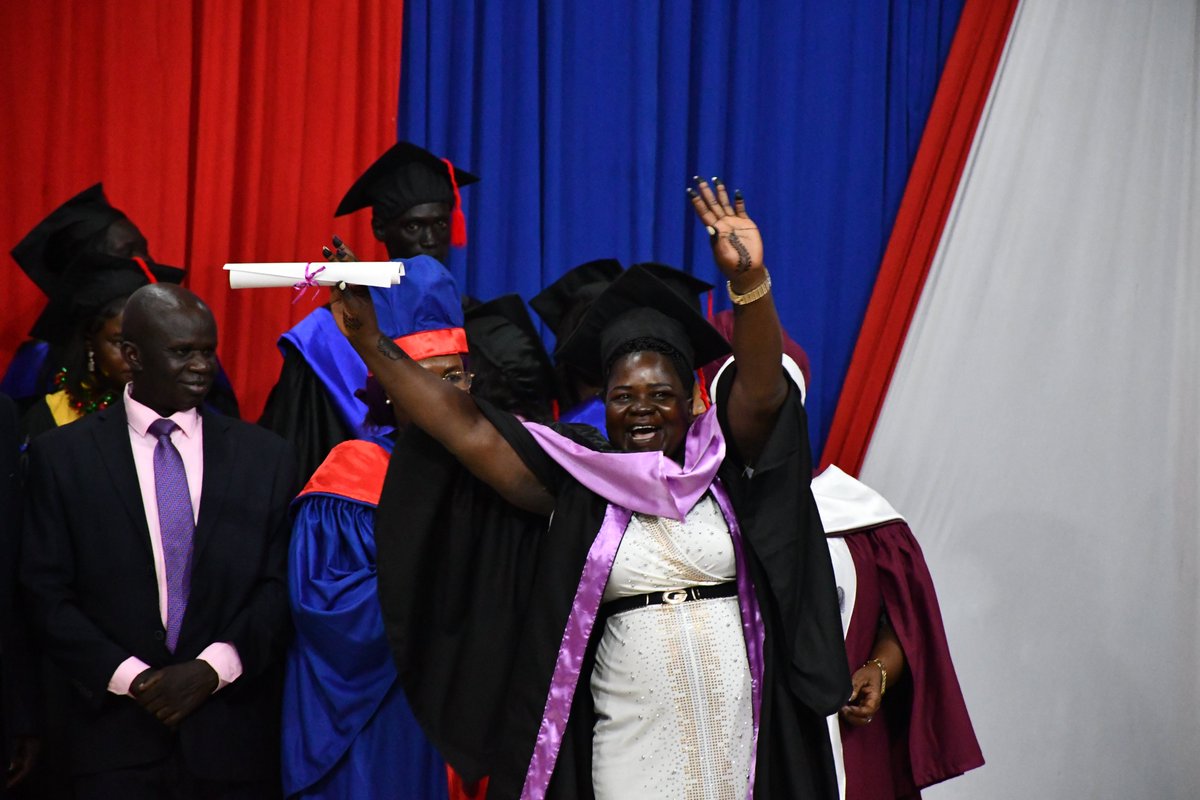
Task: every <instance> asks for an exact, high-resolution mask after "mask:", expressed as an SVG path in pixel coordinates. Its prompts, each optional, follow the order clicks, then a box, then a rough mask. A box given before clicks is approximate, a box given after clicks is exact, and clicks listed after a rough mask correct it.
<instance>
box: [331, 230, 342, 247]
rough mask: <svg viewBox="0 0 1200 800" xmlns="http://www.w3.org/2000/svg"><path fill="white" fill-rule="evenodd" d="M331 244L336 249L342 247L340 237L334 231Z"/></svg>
mask: <svg viewBox="0 0 1200 800" xmlns="http://www.w3.org/2000/svg"><path fill="white" fill-rule="evenodd" d="M333 246H334V247H336V248H337V249H338V250H341V249H342V237H340V236H338V235H337V234H336V233H335V234H334V235H333Z"/></svg>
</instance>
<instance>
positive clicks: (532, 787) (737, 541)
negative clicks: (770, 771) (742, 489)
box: [521, 408, 763, 800]
mask: <svg viewBox="0 0 1200 800" xmlns="http://www.w3.org/2000/svg"><path fill="white" fill-rule="evenodd" d="M525 428H526V429H527V430H528V431H529V432H530V434H532V435H533V438H534V439H536V440H537V442H538V444H539V445H540V446H541V448H542V449H543V450H544V451H545V452H546V454H547V455H548V456H550V457H551V458H552V459H554V461H556V462H557V463H558V464H559V465H560V466H561V467H563V469H565V470H566V471H567V472H568V473H569V474H570V475H571V476H572V477H574V478H575V479H576V480H577V481H579V482H580V483H581V484H582V485H583V486H584V487H585V488H587V489H589V490H591V491H592V492H595V493H596V494H598V495H600V496H601V497H603V498H604V499H605V500H607V501H608V510H607V511H606V512H605V514H604V520H603V522H602V523H601V525H600V530H599V531H598V532H597V534H596V538H595V539H594V540H593V542H592V546H591V548H590V549H589V550H588V554H587V559H586V560H585V561H584V565H583V573H582V575H580V578H579V586H578V588H577V589H576V590H575V599H574V601H573V603H572V605H571V613H570V615H569V616H568V617H567V625H566V629H565V630H564V631H563V637H562V641H561V643H560V644H559V649H558V658H557V660H556V662H555V665H554V674H553V676H552V678H551V680H550V690H549V693H548V694H547V695H546V706H545V709H544V710H543V712H542V724H541V727H540V728H539V729H538V735H537V741H536V743H535V744H534V749H533V756H532V757H531V758H530V759H529V768H528V770H527V771H526V773H525V785H524V788H522V790H521V798H522V800H542V798H544V797H545V796H546V789H547V787H548V786H549V785H550V776H551V775H552V774H553V773H554V763H555V761H556V760H557V759H558V752H559V749H560V748H561V746H562V739H563V733H564V731H565V730H566V727H567V718H568V716H569V715H570V711H571V701H572V699H573V698H574V696H575V689H576V686H577V685H578V683H579V677H580V673H581V672H582V670H583V657H584V652H585V651H586V649H587V644H588V640H589V639H590V638H591V635H592V630H593V628H594V627H595V624H596V615H597V613H598V612H599V609H600V601H601V598H602V597H603V595H604V587H605V586H606V585H607V584H608V577H609V574H610V573H611V572H612V565H613V560H614V559H615V558H616V556H617V548H619V547H620V545H621V539H622V538H623V537H624V535H625V529H626V527H627V526H628V525H629V520H630V518H631V517H632V516H633V514H634V512H637V513H639V514H649V515H653V516H659V517H669V518H671V519H676V520H681V521H682V520H683V519H684V517H685V516H686V515H687V512H688V511H690V510H691V508H692V506H694V505H695V504H696V502H697V501H699V500H700V498H701V497H703V496H704V495H705V494H706V493H707V492H709V491H711V492H712V494H713V497H714V498H715V499H716V501H717V505H718V506H719V507H720V509H721V514H722V515H723V516H724V517H725V522H726V524H727V525H728V526H729V534H730V537H731V538H732V539H733V548H734V557H735V561H736V565H737V587H738V606H739V608H740V609H741V616H742V636H743V638H744V639H745V641H746V658H747V662H748V664H749V667H750V681H751V702H752V708H753V720H754V746H755V747H757V745H758V726H759V712H760V709H761V707H762V678H763V623H762V614H761V613H760V610H759V607H758V598H757V597H756V596H755V594H754V586H753V584H752V583H751V581H750V574H749V571H748V570H747V569H746V555H745V545H744V542H743V538H742V533H741V529H740V528H739V527H738V523H737V518H736V517H735V516H734V514H733V506H732V505H731V504H730V501H729V495H728V494H727V493H726V492H725V489H724V487H722V486H721V483H720V482H719V481H718V480H717V470H718V469H719V468H720V466H721V462H722V461H723V460H724V458H725V438H724V435H723V433H722V431H721V426H720V424H719V422H718V421H717V415H716V410H715V408H710V409H709V410H708V411H707V412H705V413H704V414H703V415H702V416H700V417H698V418H697V419H696V421H695V422H693V423H692V427H691V428H690V429H689V430H688V434H687V439H686V441H685V443H684V460H683V465H682V466H680V465H679V464H677V463H676V462H674V461H672V460H671V459H669V458H667V457H666V456H665V455H663V454H662V453H659V452H654V453H602V452H597V451H595V450H590V449H588V448H587V447H584V446H583V445H580V444H576V443H575V442H573V441H571V440H569V439H567V438H565V437H563V436H561V435H559V434H557V433H555V432H553V431H552V430H550V429H549V428H547V427H545V426H542V425H538V424H535V423H525ZM751 764H752V765H751V768H750V793H749V794H750V796H751V797H752V796H753V794H754V767H753V762H751Z"/></svg>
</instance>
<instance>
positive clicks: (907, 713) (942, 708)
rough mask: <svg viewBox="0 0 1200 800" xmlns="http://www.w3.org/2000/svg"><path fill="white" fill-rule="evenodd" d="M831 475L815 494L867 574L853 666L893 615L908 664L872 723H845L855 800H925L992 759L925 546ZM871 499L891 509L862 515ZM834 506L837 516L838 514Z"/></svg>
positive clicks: (857, 613) (849, 637)
mask: <svg viewBox="0 0 1200 800" xmlns="http://www.w3.org/2000/svg"><path fill="white" fill-rule="evenodd" d="M830 470H837V468H836V467H830V468H829V470H827V471H826V473H823V474H822V476H820V477H819V478H817V479H814V481H813V495H814V497H815V498H816V500H817V507H818V509H820V511H821V518H822V523H823V524H824V525H825V533H826V535H827V536H829V537H835V536H836V537H841V538H842V539H843V540H844V541H845V543H846V545H847V547H848V548H849V550H850V555H851V558H852V559H853V561H854V569H855V572H856V574H857V584H858V585H857V592H856V595H855V600H854V609H853V613H852V615H851V617H850V625H849V628H848V630H847V631H846V655H847V660H848V661H849V662H850V664H851V665H852V668H853V665H859V664H863V663H865V662H866V661H867V659H869V658H870V657H871V649H872V647H873V646H874V643H875V633H876V630H877V629H878V625H879V615H880V613H881V612H886V614H887V617H888V620H889V621H890V622H891V625H892V628H893V629H894V630H895V631H896V636H897V637H898V638H899V640H900V645H901V647H903V649H904V658H905V662H906V663H905V668H904V674H903V675H902V676H901V677H900V678H899V680H897V681H896V683H894V684H893V683H892V682H891V681H890V680H889V681H888V686H887V694H886V695H885V696H884V699H883V704H882V706H881V707H880V710H879V712H878V713H877V714H876V715H875V718H874V721H873V722H872V723H871V724H868V725H864V726H862V727H853V726H850V725H847V724H846V723H845V722H840V723H839V728H840V731H841V737H842V752H843V761H844V763H845V768H846V800H883V799H884V798H897V800H899V799H900V798H918V797H920V796H921V795H920V790H921V789H923V788H925V787H927V786H931V785H933V784H935V783H939V782H941V781H944V780H946V779H948V778H953V777H954V776H956V775H961V774H962V773H964V772H966V771H967V770H970V769H974V768H975V767H978V766H981V765H982V764H983V754H982V752H981V751H980V749H979V742H978V741H977V740H976V738H975V731H974V729H973V728H972V727H971V719H970V717H969V716H968V715H967V707H966V703H965V702H964V701H963V695H962V690H961V689H960V688H959V685H958V677H957V676H956V675H955V672H954V664H953V662H952V661H951V659H950V648H949V645H948V644H947V642H946V631H945V628H944V626H943V625H942V615H941V610H940V608H939V606H938V600H937V593H936V592H935V591H934V588H933V579H932V578H931V577H930V574H929V568H928V566H926V564H925V557H924V556H923V555H922V554H921V546H920V545H919V544H918V543H917V540H916V538H915V537H914V536H913V534H912V531H911V530H910V529H909V527H908V524H907V523H906V522H905V521H904V519H903V518H901V517H900V516H899V515H898V514H895V513H894V512H892V514H891V515H888V514H886V513H879V509H880V508H885V509H890V506H887V504H886V501H883V498H882V497H879V495H878V494H877V493H875V492H874V491H873V490H871V489H870V488H869V487H867V486H865V485H864V484H862V483H860V482H858V481H856V480H854V479H853V478H851V477H849V476H848V475H845V474H844V473H841V472H840V470H838V471H837V473H838V474H833V473H831V472H830ZM822 487H825V488H826V491H822ZM871 495H874V497H875V498H876V499H877V500H878V501H882V504H878V503H877V504H875V505H874V511H873V512H872V511H867V512H865V513H863V514H862V515H857V514H855V513H854V506H855V505H856V504H861V505H870V504H871V500H870V497H871ZM831 496H834V498H835V499H833V500H831ZM831 506H833V507H835V508H836V510H835V511H833V512H832V513H830V508H831ZM888 516H891V519H884V517H888ZM857 523H862V524H861V525H858V524H857ZM851 526H854V527H851Z"/></svg>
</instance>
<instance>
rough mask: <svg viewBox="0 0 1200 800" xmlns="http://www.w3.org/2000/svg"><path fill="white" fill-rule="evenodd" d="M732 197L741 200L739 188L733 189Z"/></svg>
mask: <svg viewBox="0 0 1200 800" xmlns="http://www.w3.org/2000/svg"><path fill="white" fill-rule="evenodd" d="M733 199H734V200H741V199H742V190H741V189H735V190H734V192H733Z"/></svg>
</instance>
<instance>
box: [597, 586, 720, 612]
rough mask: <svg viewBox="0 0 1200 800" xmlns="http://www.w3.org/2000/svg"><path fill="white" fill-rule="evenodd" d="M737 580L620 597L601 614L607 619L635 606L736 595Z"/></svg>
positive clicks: (672, 604) (670, 603) (673, 603)
mask: <svg viewBox="0 0 1200 800" xmlns="http://www.w3.org/2000/svg"><path fill="white" fill-rule="evenodd" d="M737 593H738V589H737V581H726V582H725V583H718V584H717V585H715V586H691V587H689V588H687V589H669V590H667V591H665V592H649V593H647V594H635V595H633V596H631V597H618V598H617V599H616V600H609V601H608V602H607V603H604V604H603V605H601V606H600V616H601V617H602V618H605V619H607V618H608V617H611V616H612V615H613V614H623V613H625V612H626V611H633V610H634V609H635V608H645V607H646V606H657V605H665V606H677V605H679V604H680V603H686V602H688V601H689V600H712V599H715V598H718V597H736V596H737Z"/></svg>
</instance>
